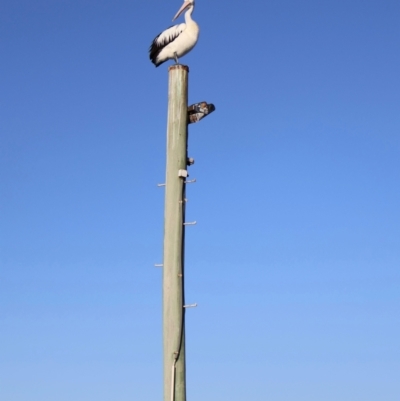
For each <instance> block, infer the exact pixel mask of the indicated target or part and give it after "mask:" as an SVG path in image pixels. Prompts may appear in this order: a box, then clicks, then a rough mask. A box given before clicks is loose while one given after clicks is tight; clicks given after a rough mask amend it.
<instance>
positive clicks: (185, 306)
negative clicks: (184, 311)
mask: <svg viewBox="0 0 400 401" xmlns="http://www.w3.org/2000/svg"><path fill="white" fill-rule="evenodd" d="M196 306H197V304H189V305H183V307H184V308H195V307H196Z"/></svg>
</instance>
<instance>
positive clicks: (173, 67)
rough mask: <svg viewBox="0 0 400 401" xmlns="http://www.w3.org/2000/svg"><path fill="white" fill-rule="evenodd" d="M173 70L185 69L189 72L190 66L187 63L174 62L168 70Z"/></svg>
mask: <svg viewBox="0 0 400 401" xmlns="http://www.w3.org/2000/svg"><path fill="white" fill-rule="evenodd" d="M172 70H185V71H187V72H189V67H188V66H187V65H183V64H173V65H171V66H170V67H169V68H168V71H172Z"/></svg>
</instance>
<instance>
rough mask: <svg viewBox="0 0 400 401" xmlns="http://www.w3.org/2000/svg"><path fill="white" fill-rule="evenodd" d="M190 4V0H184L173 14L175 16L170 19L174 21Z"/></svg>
mask: <svg viewBox="0 0 400 401" xmlns="http://www.w3.org/2000/svg"><path fill="white" fill-rule="evenodd" d="M191 4H192V3H191V2H190V1H185V2H184V3H183V4H182V7H181V8H180V9H179V11H178V12H177V13H176V14H175V17H174V18H172V21H175V20H176V19H177V18H178V17H179V16H180V15H181V14H182V13H183V12H184V11H185V10H186V9H187V8H188V7H189V6H190V5H191Z"/></svg>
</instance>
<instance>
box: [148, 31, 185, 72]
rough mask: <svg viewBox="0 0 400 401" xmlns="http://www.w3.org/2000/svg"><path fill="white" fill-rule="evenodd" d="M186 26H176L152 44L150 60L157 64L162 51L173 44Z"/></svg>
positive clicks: (160, 35)
mask: <svg viewBox="0 0 400 401" xmlns="http://www.w3.org/2000/svg"><path fill="white" fill-rule="evenodd" d="M185 27H186V24H179V25H174V26H171V27H169V28H168V29H166V30H165V31H163V32H161V33H160V34H159V35H158V36H157V37H156V38H155V39H154V40H153V42H152V44H151V46H150V49H149V52H150V60H151V61H152V62H153V63H154V64H156V58H157V56H158V55H159V53H160V51H161V50H162V49H163V48H164V47H165V46H167V45H169V44H170V43H172V42H173V41H174V40H175V39H176V38H177V37H178V36H179V35H180V34H181V33H182V32H183V30H184V29H185Z"/></svg>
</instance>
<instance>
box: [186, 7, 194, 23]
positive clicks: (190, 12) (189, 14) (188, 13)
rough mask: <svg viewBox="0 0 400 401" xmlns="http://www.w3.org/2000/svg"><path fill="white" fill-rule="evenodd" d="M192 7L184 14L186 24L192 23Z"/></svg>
mask: <svg viewBox="0 0 400 401" xmlns="http://www.w3.org/2000/svg"><path fill="white" fill-rule="evenodd" d="M193 9H194V6H190V7H189V8H188V10H187V11H186V12H185V22H186V24H188V23H189V22H193V20H192V12H193Z"/></svg>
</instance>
